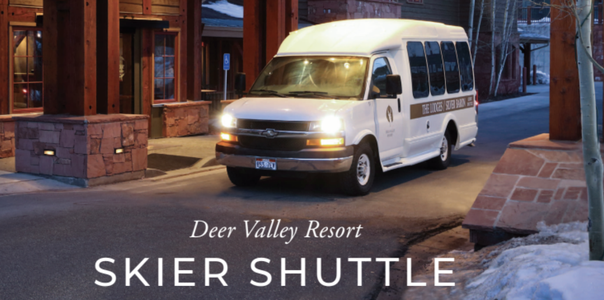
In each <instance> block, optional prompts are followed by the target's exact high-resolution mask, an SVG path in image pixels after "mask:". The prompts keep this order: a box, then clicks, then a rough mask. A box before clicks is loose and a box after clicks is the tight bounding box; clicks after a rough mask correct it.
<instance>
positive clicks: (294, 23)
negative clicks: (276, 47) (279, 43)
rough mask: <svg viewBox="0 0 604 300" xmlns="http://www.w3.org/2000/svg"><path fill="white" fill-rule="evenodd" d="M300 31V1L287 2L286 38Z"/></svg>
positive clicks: (288, 0) (290, 0)
mask: <svg viewBox="0 0 604 300" xmlns="http://www.w3.org/2000/svg"><path fill="white" fill-rule="evenodd" d="M296 30H298V0H286V1H285V37H287V36H288V35H289V33H290V32H292V31H296Z"/></svg>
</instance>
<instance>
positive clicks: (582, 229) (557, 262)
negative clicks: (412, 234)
mask: <svg viewBox="0 0 604 300" xmlns="http://www.w3.org/2000/svg"><path fill="white" fill-rule="evenodd" d="M538 229H539V230H540V232H539V233H537V234H534V235H531V236H528V237H525V238H516V239H512V240H510V241H508V242H506V243H503V244H500V245H497V246H493V247H488V248H485V249H482V250H480V251H477V252H473V251H471V252H460V251H454V252H451V253H448V254H446V255H443V256H442V257H454V258H455V266H454V267H453V275H448V276H447V277H444V278H443V279H442V280H443V281H447V282H455V286H454V287H450V288H435V287H430V288H415V287H414V288H408V289H407V291H406V293H405V295H404V297H403V298H404V299H428V298H429V299H481V300H482V299H564V300H566V299H568V300H571V299H572V300H574V299H582V300H585V299H587V300H590V299H604V262H602V261H589V238H588V235H587V223H585V222H584V223H569V224H560V225H554V226H547V227H546V226H544V225H543V224H539V225H538ZM433 272H434V271H433V266H429V267H428V269H427V270H426V272H425V273H423V274H420V275H419V276H417V277H414V281H422V280H424V281H426V280H429V279H430V277H431V276H432V275H433V274H434V273H433ZM429 285H430V284H429Z"/></svg>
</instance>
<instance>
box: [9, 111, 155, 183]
mask: <svg viewBox="0 0 604 300" xmlns="http://www.w3.org/2000/svg"><path fill="white" fill-rule="evenodd" d="M14 119H15V120H16V124H17V126H16V138H15V141H16V143H17V146H16V150H15V151H16V155H15V167H16V169H17V172H24V173H31V174H40V175H47V176H52V178H54V179H57V180H60V181H63V182H66V183H69V184H74V185H79V186H84V187H87V186H93V185H100V184H107V183H113V182H121V181H125V180H132V179H140V178H143V177H144V175H145V169H146V168H147V136H148V133H147V123H148V121H147V119H148V116H145V115H120V114H114V115H95V116H88V117H85V116H56V115H42V116H36V117H25V116H24V117H14ZM45 152H46V153H45Z"/></svg>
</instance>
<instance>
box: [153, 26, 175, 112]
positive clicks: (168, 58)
mask: <svg viewBox="0 0 604 300" xmlns="http://www.w3.org/2000/svg"><path fill="white" fill-rule="evenodd" d="M177 45H178V37H177V35H176V33H169V32H163V33H158V34H156V35H155V67H154V73H155V75H154V79H155V81H154V100H155V103H158V102H159V103H161V102H170V101H176V99H178V98H177V96H178V95H177V86H178V85H177V77H176V74H178V68H177V59H176V56H177V53H178V47H177Z"/></svg>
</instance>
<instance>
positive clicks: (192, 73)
mask: <svg viewBox="0 0 604 300" xmlns="http://www.w3.org/2000/svg"><path fill="white" fill-rule="evenodd" d="M201 30H202V25H201V0H188V1H187V58H188V63H187V99H188V100H194V101H195V100H201V74H202V65H201V33H202V32H201Z"/></svg>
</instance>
